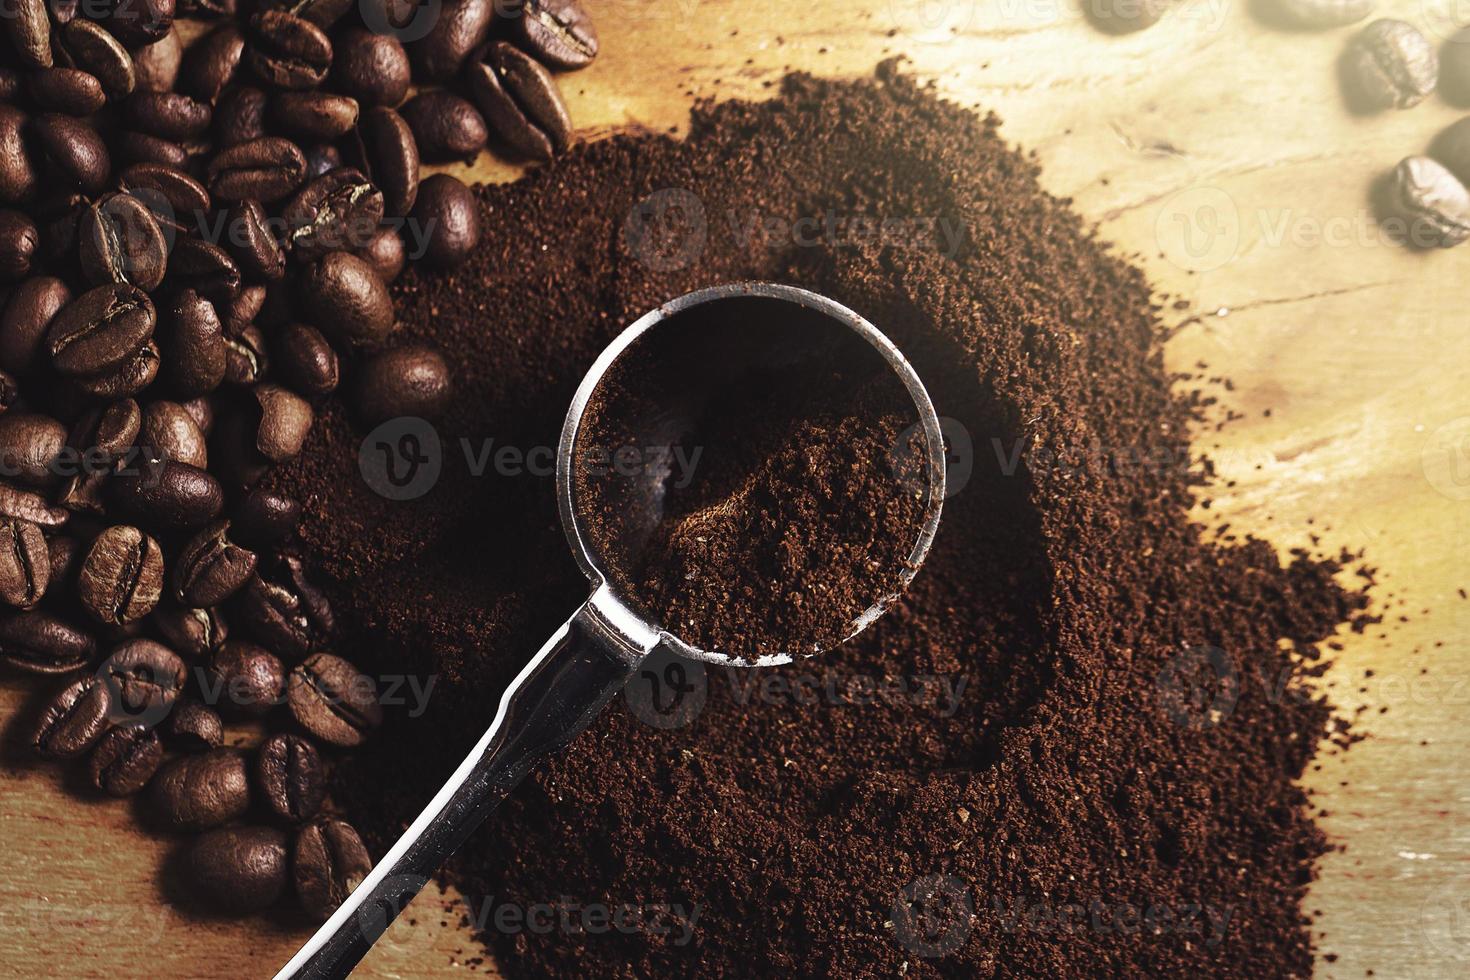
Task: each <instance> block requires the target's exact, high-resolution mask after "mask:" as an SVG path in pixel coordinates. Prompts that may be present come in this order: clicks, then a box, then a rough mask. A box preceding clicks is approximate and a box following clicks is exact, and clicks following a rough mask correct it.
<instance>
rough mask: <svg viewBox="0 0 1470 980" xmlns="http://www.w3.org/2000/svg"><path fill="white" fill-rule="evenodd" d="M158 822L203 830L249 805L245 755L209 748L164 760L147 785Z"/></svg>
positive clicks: (235, 815)
mask: <svg viewBox="0 0 1470 980" xmlns="http://www.w3.org/2000/svg"><path fill="white" fill-rule="evenodd" d="M148 798H149V802H150V804H151V805H152V809H153V811H154V813H155V814H156V815H157V818H158V820H159V822H161V823H162V824H163V825H164V826H165V827H168V828H170V829H172V830H205V829H207V828H209V827H218V826H219V825H220V824H222V823H228V822H229V821H231V820H234V819H235V818H236V817H239V816H241V815H243V814H244V813H245V810H246V809H247V808H248V807H249V806H250V776H249V773H248V771H247V769H246V766H245V756H244V755H242V754H241V753H240V752H237V751H235V750H234V749H211V750H210V751H208V752H203V753H200V754H198V755H185V756H180V757H179V758H177V759H170V760H169V761H168V762H166V763H164V765H163V768H162V769H160V770H159V771H158V775H156V776H154V777H153V781H152V782H151V783H150V784H149V786H148Z"/></svg>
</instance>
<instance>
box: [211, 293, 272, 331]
mask: <svg viewBox="0 0 1470 980" xmlns="http://www.w3.org/2000/svg"><path fill="white" fill-rule="evenodd" d="M268 296H269V290H268V289H267V288H266V287H265V286H263V285H260V284H259V283H257V284H255V285H253V286H244V287H241V289H240V295H239V296H236V297H235V298H234V300H233V301H231V302H230V304H229V305H228V306H226V307H225V308H224V309H222V310H220V320H221V322H222V323H223V324H224V327H225V334H226V335H228V336H230V337H238V336H239V335H240V331H242V330H244V329H245V328H246V327H248V326H250V325H251V324H252V323H254V322H255V318H256V317H257V316H259V315H260V312H261V310H262V309H264V308H265V302H266V298H267V297H268Z"/></svg>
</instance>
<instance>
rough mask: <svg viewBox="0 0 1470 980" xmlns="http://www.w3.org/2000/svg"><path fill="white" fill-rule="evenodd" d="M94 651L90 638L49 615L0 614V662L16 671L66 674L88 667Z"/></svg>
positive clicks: (94, 644)
mask: <svg viewBox="0 0 1470 980" xmlns="http://www.w3.org/2000/svg"><path fill="white" fill-rule="evenodd" d="M53 540H56V539H53ZM55 574H56V570H55V569H54V568H53V569H52V575H53V576H54V575H55ZM96 652H97V645H96V643H95V642H94V641H93V640H92V637H91V636H89V635H88V634H86V633H84V632H82V631H81V630H79V629H77V628H76V627H75V626H72V625H71V624H70V623H68V622H66V621H65V620H62V619H57V618H56V617H55V616H53V615H51V614H50V613H47V612H41V611H39V610H32V611H30V612H19V613H9V614H7V615H0V662H3V663H5V664H7V665H8V666H10V667H14V668H16V669H17V670H23V671H26V672H27V673H31V674H65V673H69V672H71V671H73V670H80V669H82V668H83V667H85V666H87V663H88V662H89V661H90V660H91V659H92V655H93V654H95V653H96Z"/></svg>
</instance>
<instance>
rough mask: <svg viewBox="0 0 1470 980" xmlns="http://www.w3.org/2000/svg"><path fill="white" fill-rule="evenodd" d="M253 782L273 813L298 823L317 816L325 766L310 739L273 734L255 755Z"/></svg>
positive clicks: (324, 791)
mask: <svg viewBox="0 0 1470 980" xmlns="http://www.w3.org/2000/svg"><path fill="white" fill-rule="evenodd" d="M255 785H256V788H257V789H258V790H259V791H260V796H261V798H262V799H263V800H265V805H266V806H267V807H268V808H269V809H270V811H271V814H272V816H274V817H276V818H277V819H279V820H282V821H284V822H286V823H301V822H302V821H303V820H310V819H311V818H312V817H314V816H316V813H317V811H318V810H320V809H321V806H322V800H324V799H326V796H327V773H326V766H325V765H323V764H322V757H321V755H320V754H319V753H318V752H317V750H316V746H314V745H312V744H311V741H310V740H309V739H306V738H302V737H301V736H300V735H288V734H280V735H272V736H271V737H270V738H268V739H266V740H265V741H264V742H263V743H261V746H260V751H259V752H258V753H257V754H256V756H255Z"/></svg>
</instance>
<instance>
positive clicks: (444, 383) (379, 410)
mask: <svg viewBox="0 0 1470 980" xmlns="http://www.w3.org/2000/svg"><path fill="white" fill-rule="evenodd" d="M354 388H355V394H356V405H357V410H358V413H359V414H360V415H361V416H362V418H363V421H365V422H366V423H367V424H368V425H377V424H378V423H379V422H384V421H386V420H388V419H391V418H397V417H399V416H403V415H415V416H419V417H421V418H428V419H432V418H434V417H436V416H437V415H438V414H439V413H440V412H442V411H443V409H444V406H445V405H446V403H447V402H448V401H449V390H450V385H449V367H448V365H447V364H445V363H444V358H443V357H441V356H440V355H439V352H438V351H435V350H432V349H431V348H428V347H422V346H417V345H415V346H409V347H398V348H394V349H390V350H385V351H382V352H381V353H378V354H375V355H374V356H372V357H371V358H369V359H368V360H367V361H366V362H365V363H364V364H363V365H362V370H361V371H360V373H359V374H358V376H357V379H356V384H355V385H354Z"/></svg>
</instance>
